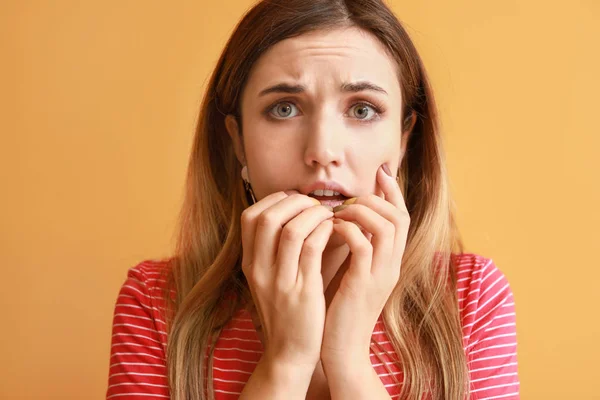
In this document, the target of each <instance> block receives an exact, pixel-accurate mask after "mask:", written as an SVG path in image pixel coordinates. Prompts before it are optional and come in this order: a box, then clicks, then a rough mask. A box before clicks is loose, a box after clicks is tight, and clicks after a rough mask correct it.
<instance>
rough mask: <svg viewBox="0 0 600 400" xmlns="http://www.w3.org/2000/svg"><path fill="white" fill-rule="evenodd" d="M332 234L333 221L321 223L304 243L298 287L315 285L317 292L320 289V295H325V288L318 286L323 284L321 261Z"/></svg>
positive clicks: (328, 220)
mask: <svg viewBox="0 0 600 400" xmlns="http://www.w3.org/2000/svg"><path fill="white" fill-rule="evenodd" d="M332 233H333V221H332V220H331V219H327V220H325V221H323V222H321V223H320V224H319V226H317V227H316V228H315V229H314V230H313V231H312V232H311V233H310V234H309V235H308V237H307V238H306V240H305V241H304V243H303V246H302V252H301V254H300V259H299V262H298V277H297V283H298V285H304V284H306V285H308V284H310V285H314V288H315V290H316V289H319V290H320V293H323V287H322V286H318V285H319V282H321V285H322V284H323V278H322V276H321V260H322V259H323V251H324V250H325V246H327V242H328V241H329V237H330V236H331V234H332Z"/></svg>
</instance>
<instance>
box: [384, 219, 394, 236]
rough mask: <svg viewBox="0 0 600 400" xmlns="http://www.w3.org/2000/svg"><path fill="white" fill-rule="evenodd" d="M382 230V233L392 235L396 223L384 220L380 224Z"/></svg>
mask: <svg viewBox="0 0 600 400" xmlns="http://www.w3.org/2000/svg"><path fill="white" fill-rule="evenodd" d="M382 231H383V234H384V235H386V236H388V237H389V236H392V237H393V235H394V234H395V233H396V225H394V223H392V222H390V221H388V220H385V222H384V223H383V226H382Z"/></svg>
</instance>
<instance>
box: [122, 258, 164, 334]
mask: <svg viewBox="0 0 600 400" xmlns="http://www.w3.org/2000/svg"><path fill="white" fill-rule="evenodd" d="M169 268H170V260H169V259H165V260H145V261H142V262H140V263H138V264H136V265H135V266H133V267H131V268H129V269H128V270H127V276H126V279H125V282H124V283H123V284H122V285H121V289H120V291H119V295H118V297H117V301H116V305H115V306H116V309H115V310H116V311H117V312H119V316H124V317H127V318H128V319H129V321H127V322H129V323H131V322H132V321H131V318H134V319H135V321H136V322H138V323H139V322H140V321H141V320H143V319H144V318H145V321H146V322H144V323H149V322H151V323H152V325H153V327H154V328H157V329H156V330H157V331H158V332H159V333H160V334H161V335H164V333H165V332H164V327H165V324H164V323H165V318H164V311H165V301H164V295H165V293H164V290H165V288H166V284H167V273H168V271H169ZM145 328H150V327H149V326H148V327H145ZM162 339H166V337H163V338H162Z"/></svg>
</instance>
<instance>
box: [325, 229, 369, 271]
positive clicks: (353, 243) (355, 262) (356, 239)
mask: <svg viewBox="0 0 600 400" xmlns="http://www.w3.org/2000/svg"><path fill="white" fill-rule="evenodd" d="M333 230H334V231H335V232H337V233H339V234H340V235H341V236H342V237H343V238H344V240H345V241H346V243H347V244H348V247H349V248H350V252H351V253H352V258H351V262H350V266H349V267H348V271H347V272H346V273H347V274H351V275H354V276H355V277H357V278H361V279H362V278H366V277H368V276H369V275H370V274H371V263H372V257H373V246H372V245H371V243H369V241H368V240H367V238H366V237H365V236H364V235H363V234H362V232H361V231H360V229H359V228H358V227H357V226H356V225H354V224H353V223H350V222H348V221H344V220H342V219H338V218H336V219H334V220H333Z"/></svg>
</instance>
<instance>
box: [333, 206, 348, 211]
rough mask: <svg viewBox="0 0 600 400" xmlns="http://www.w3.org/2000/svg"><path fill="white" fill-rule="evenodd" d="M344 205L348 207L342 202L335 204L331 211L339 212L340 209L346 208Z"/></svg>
mask: <svg viewBox="0 0 600 400" xmlns="http://www.w3.org/2000/svg"><path fill="white" fill-rule="evenodd" d="M346 207H348V206H347V205H344V204H340V205H339V206H335V208H334V209H333V212H334V213H336V212H340V211H342V210H343V209H344V208H346Z"/></svg>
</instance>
